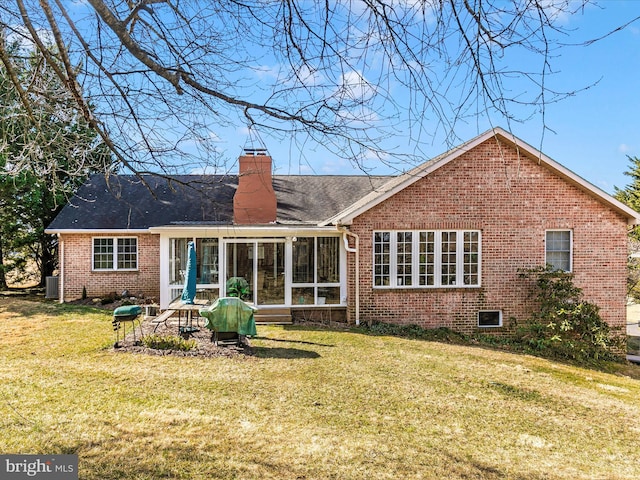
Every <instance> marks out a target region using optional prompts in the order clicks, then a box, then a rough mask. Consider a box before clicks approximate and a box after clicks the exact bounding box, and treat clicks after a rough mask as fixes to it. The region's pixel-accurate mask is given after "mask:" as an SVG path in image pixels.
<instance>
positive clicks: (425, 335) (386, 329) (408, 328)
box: [363, 322, 468, 343]
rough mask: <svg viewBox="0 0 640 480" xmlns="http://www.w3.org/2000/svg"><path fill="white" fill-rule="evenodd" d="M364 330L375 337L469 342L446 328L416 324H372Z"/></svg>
mask: <svg viewBox="0 0 640 480" xmlns="http://www.w3.org/2000/svg"><path fill="white" fill-rule="evenodd" d="M363 328H366V329H367V330H368V331H369V332H370V333H372V334H374V335H390V336H395V337H405V338H415V339H421V340H430V341H440V342H448V343H464V342H466V341H467V340H468V339H467V338H466V337H465V336H464V335H463V334H461V333H457V332H454V331H453V330H451V329H449V328H446V327H440V328H422V327H420V326H419V325H414V324H409V325H397V324H393V323H384V322H372V323H371V326H369V327H363Z"/></svg>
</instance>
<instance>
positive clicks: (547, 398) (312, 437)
mask: <svg viewBox="0 0 640 480" xmlns="http://www.w3.org/2000/svg"><path fill="white" fill-rule="evenodd" d="M258 334H259V337H258V338H256V339H253V340H252V345H253V346H254V347H255V352H256V355H254V356H249V357H245V356H240V357H231V358H229V357H217V358H197V357H170V356H147V355H140V354H128V353H122V352H117V353H116V352H114V351H113V350H112V349H111V348H110V346H111V345H112V344H113V340H114V338H113V332H112V330H111V317H110V315H109V313H108V312H107V313H105V312H102V311H99V310H94V309H88V308H77V307H72V306H60V305H51V304H41V303H33V302H28V301H24V300H2V304H0V452H2V453H23V454H26V453H76V454H78V455H79V462H80V478H82V479H107V478H108V479H157V478H176V479H178V478H179V479H208V478H227V479H256V478H260V479H332V478H334V479H398V478H411V479H414V478H440V479H443V478H446V479H450V478H451V479H456V478H459V479H473V478H477V479H494V478H495V479H498V478H513V479H556V478H571V479H592V478H607V479H623V478H624V479H626V478H634V477H637V475H638V472H639V471H640V453H639V452H640V449H639V448H638V438H639V437H640V415H639V411H638V409H639V408H640V381H638V380H637V379H634V378H630V377H628V376H623V375H619V374H618V375H614V374H610V373H604V372H601V371H594V370H587V369H581V368H577V367H574V366H570V365H565V364H560V363H554V362H551V361H548V360H544V359H540V358H535V357H530V356H523V355H514V354H509V353H505V352H500V351H497V350H492V349H488V348H479V347H474V346H469V345H463V344H450V343H439V342H434V341H426V340H420V339H405V338H398V337H392V336H384V335H367V334H364V333H363V332H361V331H356V330H353V331H333V330H328V329H327V330H322V329H313V328H305V327H264V326H259V327H258ZM612 368H618V367H612ZM626 368H627V369H628V370H627V373H630V374H632V375H637V371H638V367H626Z"/></svg>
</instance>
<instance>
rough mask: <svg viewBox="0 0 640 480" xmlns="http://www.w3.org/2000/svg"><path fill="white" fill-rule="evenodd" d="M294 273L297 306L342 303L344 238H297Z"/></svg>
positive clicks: (292, 291) (292, 294) (293, 253)
mask: <svg viewBox="0 0 640 480" xmlns="http://www.w3.org/2000/svg"><path fill="white" fill-rule="evenodd" d="M292 274H293V278H292V283H293V284H292V288H291V298H292V303H293V304H294V305H313V304H318V305H323V304H327V305H336V304H340V237H297V238H296V239H295V241H294V242H293V248H292Z"/></svg>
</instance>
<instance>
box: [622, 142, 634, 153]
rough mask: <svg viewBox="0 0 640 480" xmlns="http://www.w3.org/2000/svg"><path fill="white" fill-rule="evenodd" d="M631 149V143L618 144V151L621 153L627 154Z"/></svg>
mask: <svg viewBox="0 0 640 480" xmlns="http://www.w3.org/2000/svg"><path fill="white" fill-rule="evenodd" d="M631 150H633V149H632V148H631V147H630V146H629V145H627V144H626V143H621V144H620V145H618V151H619V152H620V153H624V154H627V153H629V152H630V151H631Z"/></svg>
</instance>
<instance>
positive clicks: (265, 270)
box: [150, 225, 347, 309]
mask: <svg viewBox="0 0 640 480" xmlns="http://www.w3.org/2000/svg"><path fill="white" fill-rule="evenodd" d="M150 231H151V233H154V234H159V235H160V306H161V308H163V309H164V308H167V307H168V306H169V304H170V303H171V301H172V300H174V299H175V298H177V297H179V296H180V294H181V293H182V289H183V287H184V281H185V268H186V261H187V245H188V242H190V241H193V242H194V243H195V247H196V264H197V275H196V277H197V294H196V295H197V297H198V298H202V299H207V300H210V301H213V300H215V299H217V298H218V297H224V296H227V282H229V280H230V279H232V278H243V279H244V280H246V281H247V283H248V284H249V289H248V292H247V294H246V295H245V296H244V298H243V299H244V300H245V301H246V302H248V303H250V304H253V305H254V306H256V307H258V308H260V309H269V308H278V307H290V308H292V309H293V308H308V307H317V308H330V307H337V306H346V304H347V287H346V278H347V271H346V265H347V262H346V249H345V245H344V239H343V236H342V234H341V232H337V231H336V230H335V229H332V228H318V227H310V228H286V227H285V228H277V227H264V228H260V227H251V228H248V227H238V226H228V225H225V226H220V227H215V226H214V227H212V226H202V227H193V228H185V227H183V226H180V227H177V226H164V227H153V228H151V229H150Z"/></svg>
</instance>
